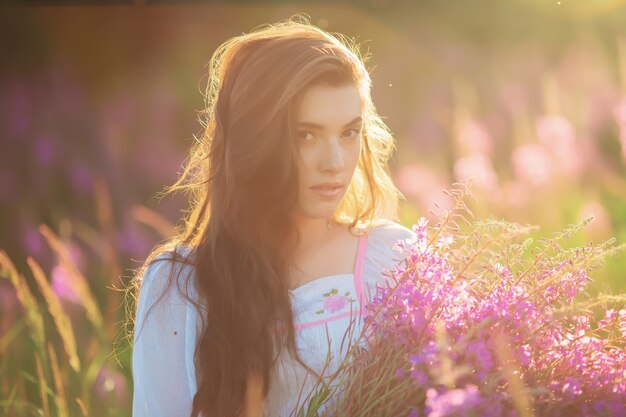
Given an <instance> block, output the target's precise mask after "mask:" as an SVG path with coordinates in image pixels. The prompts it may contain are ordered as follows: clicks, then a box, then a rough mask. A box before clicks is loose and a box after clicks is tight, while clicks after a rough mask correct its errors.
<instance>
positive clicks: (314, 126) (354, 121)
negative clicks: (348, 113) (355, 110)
mask: <svg viewBox="0 0 626 417" xmlns="http://www.w3.org/2000/svg"><path fill="white" fill-rule="evenodd" d="M361 120H362V119H361V117H360V116H359V117H355V118H354V119H353V120H352V121H350V122H348V123H347V124H346V125H345V126H344V127H348V126H352V125H354V124H357V123H359V122H360V121H361ZM298 126H300V127H310V128H313V129H323V128H324V126H322V125H318V124H317V123H311V122H298Z"/></svg>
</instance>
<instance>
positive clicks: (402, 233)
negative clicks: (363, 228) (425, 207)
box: [368, 219, 416, 240]
mask: <svg viewBox="0 0 626 417" xmlns="http://www.w3.org/2000/svg"><path fill="white" fill-rule="evenodd" d="M368 233H369V235H370V236H374V237H376V238H382V239H385V240H392V239H395V240H400V239H402V240H404V239H411V238H413V237H415V236H416V234H415V232H414V231H413V229H412V228H408V227H406V226H404V225H403V224H401V223H398V222H396V221H394V220H391V219H377V220H375V221H374V222H372V226H371V227H370V228H369V230H368Z"/></svg>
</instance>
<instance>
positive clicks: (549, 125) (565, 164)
mask: <svg viewBox="0 0 626 417" xmlns="http://www.w3.org/2000/svg"><path fill="white" fill-rule="evenodd" d="M536 128H537V138H538V140H539V143H540V144H541V145H543V146H544V147H545V148H546V149H547V150H548V151H549V153H550V156H551V158H552V160H553V162H554V174H556V175H560V176H565V177H567V178H569V179H575V178H576V177H578V176H580V174H581V173H582V169H583V162H584V161H583V155H584V149H582V147H581V145H580V144H579V143H578V141H577V140H576V133H575V131H574V127H573V126H572V124H571V122H570V121H569V120H568V119H566V118H565V117H563V116H542V117H540V118H538V119H537V122H536Z"/></svg>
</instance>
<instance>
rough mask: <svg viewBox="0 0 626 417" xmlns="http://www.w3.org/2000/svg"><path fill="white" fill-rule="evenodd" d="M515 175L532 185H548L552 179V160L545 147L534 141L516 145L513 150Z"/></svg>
mask: <svg viewBox="0 0 626 417" xmlns="http://www.w3.org/2000/svg"><path fill="white" fill-rule="evenodd" d="M512 159H513V170H514V172H515V176H516V177H517V178H519V179H520V180H522V181H525V182H527V183H528V184H530V185H533V186H545V185H548V184H549V183H550V181H551V179H552V161H550V156H549V155H548V153H547V152H546V150H545V148H544V147H543V146H541V145H538V144H536V143H528V144H525V145H521V146H518V147H517V148H515V149H514V150H513V155H512Z"/></svg>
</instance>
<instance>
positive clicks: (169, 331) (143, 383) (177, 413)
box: [132, 219, 415, 417]
mask: <svg viewBox="0 0 626 417" xmlns="http://www.w3.org/2000/svg"><path fill="white" fill-rule="evenodd" d="M414 237H415V233H414V232H413V231H412V230H411V229H409V228H407V227H405V226H402V225H400V224H398V223H396V222H393V221H391V220H386V219H383V220H379V221H378V222H376V223H375V224H374V226H372V227H371V228H370V229H369V231H368V232H367V233H366V234H364V235H363V236H361V237H360V239H359V251H358V256H357V260H356V264H355V269H354V273H352V274H338V275H329V276H324V277H321V278H318V279H315V280H313V281H310V282H308V283H306V284H304V285H302V286H300V287H297V288H295V289H294V290H291V291H290V297H291V300H292V306H293V311H294V318H295V322H296V342H297V345H298V350H299V353H300V356H301V358H302V359H303V360H304V361H305V362H306V363H307V364H308V365H309V366H310V367H311V368H312V369H314V370H315V371H316V372H317V373H320V372H321V371H322V368H323V366H324V364H325V362H326V358H327V355H328V353H329V346H330V355H331V358H332V359H331V360H330V364H329V365H330V366H329V367H328V369H327V371H325V372H324V374H325V375H329V374H330V373H332V372H333V371H334V370H335V369H337V365H338V364H339V363H340V361H341V359H342V358H343V357H345V354H346V353H347V352H346V351H347V347H348V342H349V341H350V340H353V339H356V338H357V337H358V336H359V333H360V330H361V327H362V324H363V320H362V317H361V314H359V312H362V311H364V310H362V308H363V307H364V305H365V302H366V301H365V298H367V299H368V300H371V297H372V296H373V295H374V293H375V286H376V284H377V283H378V284H381V285H382V284H383V283H384V281H385V279H386V278H385V276H384V275H383V272H384V271H389V270H391V271H393V270H394V266H395V264H396V263H397V262H398V261H399V260H400V259H402V258H403V257H404V254H403V253H400V252H397V251H394V250H393V244H394V243H395V242H397V241H398V240H406V239H409V238H414ZM166 265H168V263H166V262H157V263H155V264H153V265H150V266H149V267H148V268H147V269H146V272H145V273H144V276H143V283H142V287H141V291H140V295H139V300H138V306H137V315H136V322H135V329H136V331H135V337H134V346H133V357H132V372H133V380H134V390H133V414H132V415H133V417H185V416H189V415H190V414H191V405H192V401H193V397H194V395H195V393H196V392H197V383H196V371H195V366H194V362H193V352H194V349H195V346H196V342H197V339H196V338H197V336H198V335H199V333H200V332H201V318H200V317H199V315H198V312H197V310H196V309H195V307H194V306H193V305H192V304H191V303H190V302H189V301H187V300H186V299H185V298H183V297H182V296H181V295H180V294H179V293H178V291H177V288H176V284H175V283H173V284H172V286H171V287H170V288H169V289H168V291H167V293H166V295H165V296H163V299H161V301H160V302H159V303H157V304H156V305H155V306H154V307H152V306H153V304H154V303H155V301H156V300H157V297H159V295H160V294H162V293H163V291H164V289H165V287H164V281H165V280H166V278H167V275H168V274H169V272H170V269H171V268H170V267H167V268H165V269H164V266H166ZM177 265H180V264H177ZM184 268H190V269H191V268H192V267H191V266H184ZM193 287H194V286H193V285H189V286H188V289H187V291H188V295H189V296H190V297H191V298H193V299H194V300H196V299H197V298H194V297H195V296H196V294H195V291H194V288H193ZM151 307H152V310H151V311H150V313H149V314H148V315H147V317H146V313H147V312H148V309H150V308H151ZM351 320H352V321H354V324H353V327H352V328H351V330H350V335H349V336H351V337H350V339H349V340H344V335H345V334H346V331H347V330H348V328H349V324H350V322H351ZM342 341H343V346H342ZM362 343H363V341H362V342H361V344H362ZM314 383H315V377H314V376H313V375H311V374H309V372H308V371H307V370H306V369H305V368H304V367H302V365H300V364H299V363H298V362H296V361H295V360H294V359H292V358H291V356H290V355H289V354H288V353H287V351H286V350H285V351H284V353H282V354H281V356H280V357H279V360H278V362H277V366H276V367H275V368H274V370H273V374H272V382H271V385H270V391H269V393H268V396H267V398H266V400H265V404H264V415H265V416H267V417H270V416H271V417H289V416H290V415H291V414H292V411H293V410H294V407H295V406H296V402H297V400H298V396H299V394H300V392H301V390H302V398H301V399H300V404H302V401H303V398H304V396H305V395H306V394H307V393H308V392H309V391H310V390H311V387H313V385H314ZM303 386H304V389H302V387H303Z"/></svg>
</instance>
